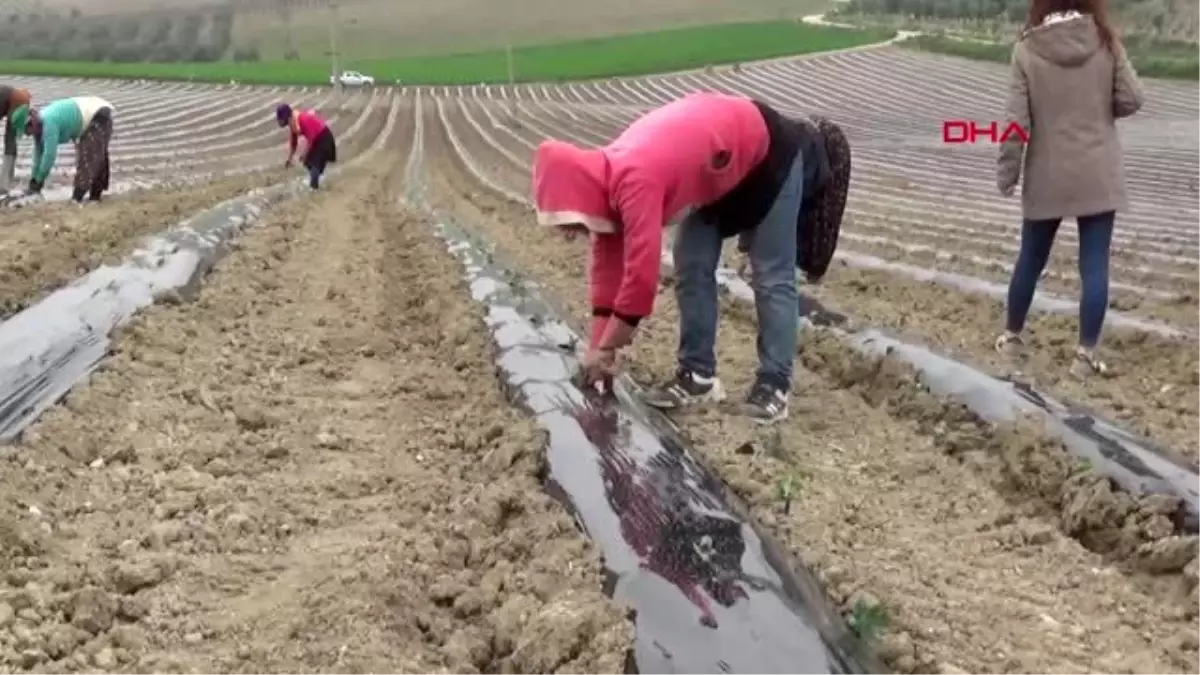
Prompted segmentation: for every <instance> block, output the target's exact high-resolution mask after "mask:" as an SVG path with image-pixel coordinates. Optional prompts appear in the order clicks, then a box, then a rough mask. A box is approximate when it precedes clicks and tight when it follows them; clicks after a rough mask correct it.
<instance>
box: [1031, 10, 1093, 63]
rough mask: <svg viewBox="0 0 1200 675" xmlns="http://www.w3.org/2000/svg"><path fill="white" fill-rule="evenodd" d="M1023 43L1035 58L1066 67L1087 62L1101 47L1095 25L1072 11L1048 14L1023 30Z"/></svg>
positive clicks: (1087, 18) (1087, 16) (1082, 15)
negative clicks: (1040, 21) (1042, 19)
mask: <svg viewBox="0 0 1200 675" xmlns="http://www.w3.org/2000/svg"><path fill="white" fill-rule="evenodd" d="M1023 40H1024V41H1025V43H1026V44H1028V45H1029V48H1030V49H1031V50H1032V51H1033V52H1034V53H1035V54H1037V55H1038V56H1040V57H1042V58H1043V59H1045V60H1047V61H1050V62H1051V63H1055V64H1058V65H1060V66H1064V67H1068V68H1073V67H1077V66H1081V65H1083V64H1084V63H1087V62H1088V60H1090V59H1091V58H1092V55H1094V54H1095V53H1096V51H1097V50H1099V49H1100V45H1101V43H1100V33H1099V32H1098V31H1097V30H1096V22H1095V21H1094V20H1093V19H1092V17H1091V16H1089V15H1085V14H1080V13H1079V12H1074V11H1071V12H1059V13H1055V14H1050V15H1049V16H1047V17H1046V19H1045V20H1044V21H1042V23H1041V24H1040V25H1038V26H1035V27H1033V28H1031V29H1029V30H1028V31H1026V33H1025V35H1024V36H1023Z"/></svg>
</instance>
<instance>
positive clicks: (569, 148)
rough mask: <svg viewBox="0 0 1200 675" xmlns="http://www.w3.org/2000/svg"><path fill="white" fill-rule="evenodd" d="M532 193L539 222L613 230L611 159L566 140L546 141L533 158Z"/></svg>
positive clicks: (610, 232)
mask: <svg viewBox="0 0 1200 675" xmlns="http://www.w3.org/2000/svg"><path fill="white" fill-rule="evenodd" d="M533 196H534V203H535V204H536V207H537V220H538V224H539V225H546V226H550V227H559V226H562V225H583V226H585V227H586V228H587V229H588V230H589V231H591V232H597V233H600V234H612V233H614V232H616V231H617V230H618V227H617V224H618V222H619V220H620V219H619V218H618V216H617V215H616V214H615V213H613V209H612V207H611V206H610V203H609V198H608V159H607V158H606V157H605V156H604V153H603V152H601V151H600V150H586V149H583V148H579V147H576V146H574V145H571V144H570V143H564V142H563V141H553V140H551V141H545V142H543V143H542V144H541V145H539V146H538V149H537V153H536V154H535V155H534V162H533Z"/></svg>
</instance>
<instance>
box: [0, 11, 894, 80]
mask: <svg viewBox="0 0 1200 675" xmlns="http://www.w3.org/2000/svg"><path fill="white" fill-rule="evenodd" d="M891 35H892V33H891V32H890V31H887V30H879V29H876V30H851V29H842V28H822V27H815V26H810V25H806V24H802V23H799V22H797V21H792V20H787V21H768V22H760V23H736V24H722V25H713V26H696V27H689V28H679V29H673V30H660V31H655V32H650V33H634V34H628V35H619V36H613V37H607V38H595V39H589V40H577V41H573V42H560V43H557V44H543V45H532V46H522V47H517V48H514V49H513V63H514V66H515V73H516V78H517V80H519V81H558V80H568V79H587V78H597V77H607V76H616V75H637V74H643V73H652V72H662V71H670V70H680V69H686V68H696V67H702V66H705V65H710V64H721V63H734V62H741V61H750V60H754V59H762V58H770V57H776V56H783V55H788V54H803V53H811V52H820V51H828V50H834V49H844V48H848V47H855V46H860V45H864V44H869V43H872V42H879V41H882V40H886V39H887V38H889V37H891ZM345 66H346V67H353V68H355V69H357V70H361V71H362V72H364V73H366V74H369V75H372V76H374V77H375V78H376V80H377V82H378V83H379V84H390V83H394V82H397V81H399V82H403V83H406V84H417V83H421V84H474V83H479V82H503V81H506V80H507V77H508V75H507V61H506V56H505V52H504V50H502V49H492V50H487V51H478V52H472V53H463V54H448V55H435V56H416V57H411V58H398V59H364V60H357V61H354V62H352V63H348V64H345ZM0 73H5V74H9V75H60V76H67V77H120V78H147V79H171V80H195V81H202V82H228V81H231V80H233V81H237V82H242V83H256V84H322V83H328V82H329V75H330V63H329V60H328V59H321V60H299V61H260V62H244V63H238V62H231V61H218V62H212V63H108V62H71V61H0Z"/></svg>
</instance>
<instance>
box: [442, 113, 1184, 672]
mask: <svg viewBox="0 0 1200 675" xmlns="http://www.w3.org/2000/svg"><path fill="white" fill-rule="evenodd" d="M426 129H427V136H428V142H429V143H430V146H429V148H428V149H427V154H428V156H430V157H441V158H442V159H441V160H440V161H438V162H437V163H436V165H435V166H434V167H433V168H432V170H433V172H434V178H433V190H432V197H433V199H434V200H435V201H436V203H437V205H438V207H439V208H442V209H445V210H447V211H450V212H453V213H456V214H457V215H458V216H459V218H460V219H461V222H463V223H471V224H474V225H475V227H476V228H478V229H479V230H480V232H481V233H483V234H485V235H486V236H488V237H489V238H490V239H491V240H492V241H494V242H497V243H498V245H499V250H498V251H497V255H504V256H507V257H508V258H509V259H510V260H512V261H514V263H515V264H516V266H517V267H519V268H520V269H522V270H524V271H525V272H527V273H529V274H530V275H532V276H533V277H535V278H537V279H538V280H539V281H541V282H543V283H544V284H546V286H547V288H548V289H549V290H550V291H552V292H553V293H555V294H556V295H557V296H558V297H559V298H560V299H561V300H562V301H564V302H565V303H566V304H567V305H568V306H569V307H570V308H571V310H572V312H573V314H574V316H575V317H577V318H580V317H586V316H587V315H588V313H589V312H588V306H587V302H586V276H585V275H586V273H585V269H586V258H587V250H586V245H581V244H579V243H576V244H574V245H570V244H567V243H565V242H564V241H562V240H561V239H560V238H558V237H556V236H555V235H554V234H553V233H551V232H548V231H547V230H545V229H544V228H539V227H537V226H536V225H535V224H534V221H533V219H532V218H531V216H530V214H529V212H528V211H527V210H526V209H525V208H523V207H519V206H513V205H512V204H511V203H509V202H507V201H504V200H502V199H498V198H496V197H495V196H494V195H493V194H492V193H490V192H488V191H487V190H486V188H484V187H482V186H481V185H480V184H479V183H478V181H476V180H475V179H474V178H473V177H471V176H469V175H468V173H467V172H466V171H465V170H464V168H463V166H462V165H461V164H459V163H458V162H456V161H455V160H453V159H451V157H452V156H453V151H452V149H451V147H450V144H449V142H448V139H447V138H446V136H445V134H444V133H443V131H442V129H441V128H440V127H439V125H438V122H437V117H436V115H433V114H429V116H428V118H427V119H426ZM470 151H471V152H472V154H473V155H474V156H475V158H476V159H477V160H479V161H481V162H483V163H485V168H487V169H488V170H490V171H494V172H495V173H493V174H492V177H493V178H495V179H499V180H502V181H503V182H505V184H507V185H509V186H511V187H513V188H514V189H518V188H520V186H521V183H522V181H523V179H524V177H523V176H515V177H514V176H512V175H510V172H511V171H512V168H511V165H509V168H508V169H507V170H506V169H505V168H504V165H503V162H501V161H498V160H497V159H496V158H495V157H492V158H491V159H489V158H488V156H487V154H486V152H485V150H484V149H483V148H481V147H476V146H474V145H473V146H472V147H471V148H470ZM675 322H676V310H675V307H674V298H673V296H672V293H671V291H670V289H669V288H668V289H666V290H664V291H663V292H662V293H660V295H659V297H658V301H657V309H656V314H655V316H654V317H653V318H651V319H650V320H649V321H647V322H645V323H643V324H642V327H641V328H639V334H640V335H639V337H638V344H637V348H636V349H635V350H632V352H631V354H630V357H631V361H630V363H629V367H630V369H631V370H632V372H633V374H634V375H635V377H636V378H637V379H639V380H640V381H643V382H645V381H648V380H651V379H662V378H664V377H667V376H669V375H670V374H671V373H672V372H673V370H674V367H675V358H674V352H675V345H676V323H675ZM720 335H721V337H720V353H719V357H720V369H721V374H722V375H723V378H724V379H725V381H726V384H727V386H728V387H729V388H730V389H731V391H732V393H733V395H735V396H741V395H743V394H744V392H745V390H746V388H747V387H748V385H749V384H750V382H749V379H750V378H751V377H752V375H753V372H754V366H755V361H756V359H755V354H754V338H753V335H754V328H753V317H752V316H751V315H748V313H747V312H746V310H745V309H744V308H738V307H732V306H726V307H725V308H724V311H723V318H722V321H721V326H720ZM795 381H796V383H797V387H798V390H797V391H796V392H795V394H794V400H793V406H794V409H793V413H792V416H791V418H790V419H789V420H787V421H786V422H785V423H783V424H782V425H781V426H780V427H778V429H777V430H762V429H759V428H757V427H755V426H754V425H752V424H750V423H749V422H747V421H746V420H744V419H742V418H740V417H739V416H737V415H731V414H727V411H724V410H707V411H700V412H698V413H696V414H691V415H684V416H680V417H677V418H676V419H677V421H679V422H680V424H681V425H682V426H683V428H684V429H685V431H686V432H687V433H688V434H689V436H690V437H691V438H692V439H693V441H694V442H695V443H696V447H697V448H698V449H699V450H700V451H701V452H702V453H703V454H704V455H705V456H706V457H707V459H708V460H709V461H710V462H711V463H712V464H713V465H714V466H715V467H716V468H717V469H718V471H719V472H720V473H721V474H722V475H723V477H724V478H725V480H726V481H727V482H728V483H729V484H730V485H731V486H732V487H733V488H734V489H735V490H736V491H737V492H738V493H739V494H741V495H742V496H743V497H744V498H745V499H746V500H747V501H748V502H749V503H750V504H751V506H752V508H753V509H754V510H755V513H756V515H757V516H758V517H759V518H760V519H761V520H762V521H763V522H764V523H766V524H767V525H768V526H769V527H770V528H771V529H773V530H774V531H775V533H776V534H777V535H779V536H780V537H781V538H782V539H783V540H784V541H786V542H787V543H788V544H789V545H790V546H791V547H792V549H793V551H794V552H795V553H796V554H797V555H798V556H800V557H801V558H802V559H804V560H805V561H806V562H807V563H808V564H809V565H811V566H812V567H813V568H814V569H815V570H817V571H818V573H819V574H820V575H821V577H822V578H823V580H824V581H825V582H826V584H827V586H828V588H829V590H830V592H831V593H832V594H833V596H834V599H835V600H836V601H837V602H840V603H842V604H843V606H844V607H847V608H849V607H852V606H853V605H855V604H856V603H857V602H858V601H860V600H867V601H868V602H873V601H875V600H878V601H881V602H882V604H883V606H884V607H885V608H886V609H887V612H888V613H889V614H890V617H891V623H892V628H891V630H890V631H889V632H888V634H887V636H886V637H885V638H884V640H883V642H882V643H881V644H880V645H879V646H880V651H881V655H882V656H883V657H884V658H885V659H887V660H888V662H889V663H890V664H891V665H892V666H893V667H894V668H896V669H897V670H899V671H902V672H946V673H950V672H1084V671H1086V672H1133V671H1137V672H1150V671H1154V672H1166V671H1173V672H1174V671H1177V672H1191V671H1194V670H1196V669H1197V667H1200V661H1198V656H1197V641H1196V634H1197V621H1196V605H1197V596H1196V579H1195V577H1196V574H1195V566H1196V562H1195V560H1194V559H1193V560H1192V562H1191V564H1190V566H1189V568H1188V569H1187V570H1185V571H1184V572H1182V573H1180V572H1179V571H1178V569H1177V568H1176V571H1175V572H1174V573H1172V574H1167V575H1164V576H1155V575H1151V574H1147V573H1144V572H1138V571H1133V570H1130V569H1128V568H1126V567H1125V566H1123V565H1119V564H1113V563H1110V562H1107V561H1106V560H1105V558H1103V557H1102V556H1101V555H1098V554H1097V553H1095V552H1092V551H1091V550H1088V549H1087V548H1085V546H1083V545H1081V543H1080V541H1081V540H1086V539H1087V538H1088V536H1089V530H1088V528H1089V527H1093V526H1094V527H1096V528H1097V530H1096V531H1097V532H1099V531H1109V532H1111V531H1112V530H1111V528H1118V530H1119V528H1121V527H1123V526H1124V525H1125V524H1126V523H1127V522H1133V523H1139V525H1137V527H1141V525H1140V524H1142V523H1151V522H1153V523H1160V520H1159V519H1158V518H1159V516H1158V514H1155V513H1151V512H1144V513H1143V512H1140V511H1134V512H1130V511H1129V510H1127V509H1124V508H1123V507H1122V506H1121V505H1122V504H1123V502H1122V500H1121V498H1119V497H1116V496H1114V495H1113V494H1112V493H1111V492H1109V491H1107V489H1106V488H1105V487H1104V486H1105V485H1106V483H1105V482H1104V481H1102V480H1097V481H1092V479H1088V480H1089V481H1092V482H1089V483H1088V485H1089V486H1092V487H1094V491H1093V492H1092V493H1091V495H1092V497H1093V499H1091V500H1090V501H1088V500H1082V501H1069V502H1067V503H1060V502H1059V501H1057V500H1058V499H1059V498H1060V497H1061V494H1060V493H1058V492H1056V491H1055V490H1058V489H1061V488H1062V487H1063V483H1062V481H1063V480H1065V478H1066V477H1067V476H1068V475H1069V472H1070V471H1071V470H1072V469H1071V468H1070V467H1069V466H1067V465H1066V460H1065V459H1064V457H1065V455H1064V453H1063V451H1062V450H1061V448H1058V447H1053V446H1052V445H1049V444H1045V443H1044V441H1042V440H1040V439H1039V438H1038V437H1037V436H1036V435H1032V436H1023V435H1021V434H1020V433H1018V432H1012V433H1008V432H1005V433H995V434H986V433H980V432H979V431H978V430H976V431H974V432H970V431H968V429H969V428H970V427H969V426H966V425H964V423H963V420H962V419H961V417H956V413H955V411H954V410H953V409H951V408H949V407H947V406H945V405H943V404H941V403H939V402H937V401H935V400H933V399H932V397H929V396H927V395H921V394H920V391H919V389H918V387H917V386H916V385H915V383H914V382H912V381H911V379H906V378H905V376H904V373H901V372H890V371H886V370H884V371H880V370H879V369H878V367H877V366H876V365H874V364H871V363H867V362H864V361H862V360H858V359H855V358H854V357H852V356H850V352H849V350H848V349H847V348H846V347H844V346H842V345H840V344H838V343H837V342H836V341H835V340H830V339H821V338H819V337H814V336H807V335H806V341H805V344H804V347H803V353H802V360H801V363H800V364H798V372H797V374H796V378H795ZM1018 431H1020V430H1018ZM747 443H749V444H750V445H749V449H750V452H749V453H746V452H745V450H746V448H747V446H746V444H747ZM1056 476H1057V477H1058V480H1059V482H1058V483H1054V481H1053V480H1052V479H1053V478H1054V477H1056ZM784 482H790V483H791V484H792V485H793V486H795V493H796V497H795V501H794V503H793V504H792V507H791V510H790V513H789V514H787V515H785V514H784V513H783V509H782V503H781V500H780V498H779V492H780V489H781V485H782V484H783V483H784ZM1043 489H1045V490H1046V493H1044V494H1040V493H1039V491H1040V490H1043ZM1126 519H1129V520H1126ZM1082 523H1086V525H1080V526H1079V527H1076V526H1075V525H1072V524H1076V525H1079V524H1082ZM1164 541H1169V542H1170V544H1169V546H1170V547H1174V548H1175V549H1177V550H1178V551H1183V552H1188V551H1191V552H1192V555H1193V557H1194V551H1195V548H1196V542H1195V540H1194V538H1192V539H1173V538H1171V537H1169V536H1168V537H1167V538H1166V539H1165V540H1164ZM1093 543H1094V542H1093Z"/></svg>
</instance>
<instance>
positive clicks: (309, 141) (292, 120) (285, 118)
mask: <svg viewBox="0 0 1200 675" xmlns="http://www.w3.org/2000/svg"><path fill="white" fill-rule="evenodd" d="M275 121H276V122H278V123H279V126H281V127H287V128H288V132H289V135H288V157H287V161H286V162H285V163H284V165H285V166H289V167H290V166H291V165H292V161H293V160H294V158H295V157H296V150H297V147H298V146H299V144H300V139H301V138H303V139H304V153H303V154H302V155H301V156H300V161H301V163H303V164H304V168H306V169H308V185H309V187H311V188H312V189H314V190H316V189H317V188H319V187H320V186H321V176H322V175H324V173H325V167H326V166H328V165H329V164H332V163H334V162H336V161H337V143H336V142H335V141H334V140H333V130H332V129H330V128H329V125H328V124H326V123H325V120H323V119H321V117H320V116H319V115H317V114H316V113H315V112H313V111H311V110H293V109H292V107H291V106H290V105H288V104H286V103H280V104H279V107H277V108H275Z"/></svg>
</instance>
